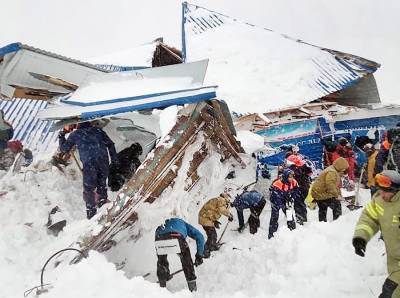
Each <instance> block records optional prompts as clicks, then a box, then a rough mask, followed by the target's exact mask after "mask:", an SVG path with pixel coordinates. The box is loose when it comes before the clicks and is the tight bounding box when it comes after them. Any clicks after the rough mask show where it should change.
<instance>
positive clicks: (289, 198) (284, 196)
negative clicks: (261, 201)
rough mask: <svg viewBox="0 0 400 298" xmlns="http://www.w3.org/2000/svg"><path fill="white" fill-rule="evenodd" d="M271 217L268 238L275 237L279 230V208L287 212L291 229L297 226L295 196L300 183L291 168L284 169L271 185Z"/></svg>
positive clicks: (288, 224)
mask: <svg viewBox="0 0 400 298" xmlns="http://www.w3.org/2000/svg"><path fill="white" fill-rule="evenodd" d="M270 190H271V198H270V200H271V208H272V210H271V219H270V222H269V232H268V239H271V238H272V237H274V233H275V232H276V231H277V230H278V227H279V224H278V220H279V210H281V209H282V211H283V212H284V213H285V215H286V218H287V226H288V228H289V229H290V230H294V229H295V228H296V222H295V220H294V217H293V213H292V212H293V211H292V209H293V203H294V198H295V196H296V195H298V194H297V192H298V184H297V181H296V180H295V179H294V173H293V171H292V170H290V169H284V170H283V173H282V175H281V176H280V177H279V178H277V179H275V181H274V182H273V183H272V185H271V188H270Z"/></svg>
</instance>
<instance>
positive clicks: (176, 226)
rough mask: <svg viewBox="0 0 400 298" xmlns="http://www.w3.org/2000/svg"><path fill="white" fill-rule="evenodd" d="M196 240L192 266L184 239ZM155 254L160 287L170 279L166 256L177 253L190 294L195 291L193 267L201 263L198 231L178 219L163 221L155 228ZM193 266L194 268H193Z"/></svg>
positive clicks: (200, 245)
mask: <svg viewBox="0 0 400 298" xmlns="http://www.w3.org/2000/svg"><path fill="white" fill-rule="evenodd" d="M188 236H189V237H190V238H192V239H194V240H196V245H197V252H196V259H195V262H194V264H193V260H192V257H191V255H190V248H189V245H188V243H187V242H186V237H188ZM155 241H156V245H155V246H156V252H157V277H158V281H159V283H160V287H163V288H164V287H166V285H167V281H168V280H170V279H171V278H172V275H171V274H170V271H169V263H168V258H167V257H168V254H174V253H177V254H178V256H179V258H180V259H181V263H182V269H183V272H184V274H185V278H186V281H187V284H188V287H189V290H190V291H191V292H193V291H196V290H197V285H196V274H195V271H194V266H199V265H201V264H202V263H203V255H204V237H203V235H202V234H201V232H200V231H199V230H197V229H196V228H195V227H193V226H192V225H190V224H188V223H187V222H185V221H184V220H182V219H180V218H170V219H167V220H165V223H164V224H163V225H160V226H158V227H157V229H156V232H155ZM193 265H194V266H193Z"/></svg>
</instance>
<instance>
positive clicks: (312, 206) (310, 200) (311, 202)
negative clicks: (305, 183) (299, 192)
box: [306, 182, 317, 210]
mask: <svg viewBox="0 0 400 298" xmlns="http://www.w3.org/2000/svg"><path fill="white" fill-rule="evenodd" d="M313 184H314V182H313V183H311V185H310V188H309V189H308V194H307V197H306V204H307V206H308V208H310V209H311V210H314V209H315V208H316V207H317V203H316V202H315V201H314V198H313V197H312V195H311V189H312V187H313Z"/></svg>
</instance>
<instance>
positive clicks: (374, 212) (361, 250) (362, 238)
mask: <svg viewBox="0 0 400 298" xmlns="http://www.w3.org/2000/svg"><path fill="white" fill-rule="evenodd" d="M375 183H376V186H377V187H378V189H379V190H378V192H377V193H376V194H375V195H374V197H373V198H372V201H370V202H369V203H368V204H367V206H366V207H365V208H364V210H363V212H362V213H361V216H360V218H359V220H358V222H357V225H356V228H355V232H354V236H353V246H354V249H355V253H356V254H357V255H359V256H361V257H364V256H365V249H366V245H367V243H368V241H369V240H371V239H372V237H373V236H374V235H375V234H376V233H377V232H378V231H379V230H380V231H381V233H382V237H383V239H384V242H385V248H386V256H387V271H388V274H389V276H388V277H387V278H386V280H385V282H384V283H383V286H382V293H381V294H380V296H379V297H380V298H390V297H392V298H394V297H396V298H398V297H400V287H399V283H400V241H399V239H400V224H399V215H400V174H399V173H398V172H396V171H394V170H385V171H383V172H382V173H379V174H377V175H376V176H375Z"/></svg>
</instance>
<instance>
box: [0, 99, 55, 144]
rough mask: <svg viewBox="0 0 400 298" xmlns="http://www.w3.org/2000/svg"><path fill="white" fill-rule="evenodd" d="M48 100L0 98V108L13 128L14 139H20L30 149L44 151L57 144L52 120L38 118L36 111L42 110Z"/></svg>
mask: <svg viewBox="0 0 400 298" xmlns="http://www.w3.org/2000/svg"><path fill="white" fill-rule="evenodd" d="M47 105H48V102H46V101H42V100H32V99H22V98H15V99H12V100H1V99H0V110H3V111H4V113H5V119H6V120H7V121H9V122H10V123H11V124H12V125H13V128H14V137H13V139H14V140H20V141H21V142H22V144H23V145H24V147H27V148H29V149H31V150H32V151H36V152H38V151H45V150H47V149H48V148H50V147H56V146H57V132H51V131H50V127H51V126H52V124H53V121H47V120H46V121H43V120H40V119H38V118H37V117H36V116H37V113H38V112H39V111H40V110H43V109H44V108H46V107H47Z"/></svg>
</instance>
